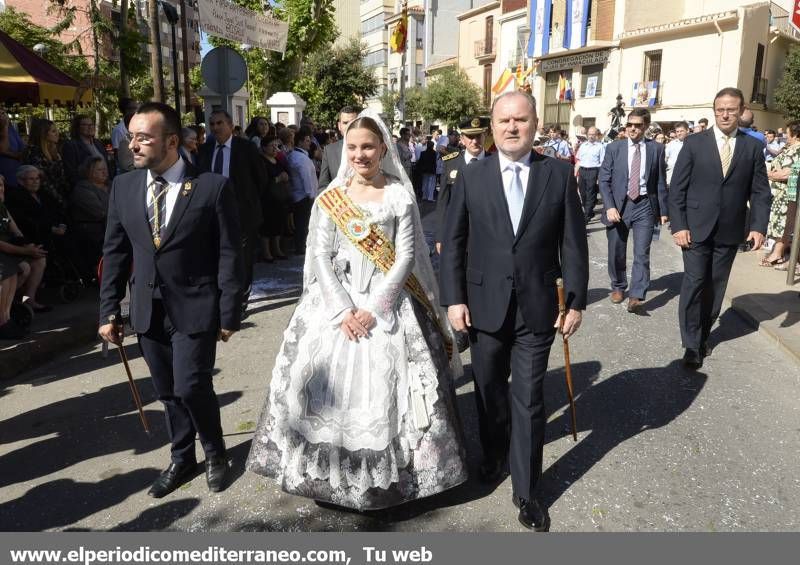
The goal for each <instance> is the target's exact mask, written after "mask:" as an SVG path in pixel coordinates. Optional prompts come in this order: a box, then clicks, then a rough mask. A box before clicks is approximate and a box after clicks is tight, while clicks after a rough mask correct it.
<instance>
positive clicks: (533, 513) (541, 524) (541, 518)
mask: <svg viewBox="0 0 800 565" xmlns="http://www.w3.org/2000/svg"><path fill="white" fill-rule="evenodd" d="M513 500H514V505H515V506H517V507H518V508H519V515H518V516H517V519H518V520H519V523H520V524H522V525H523V526H525V527H526V528H528V529H529V530H533V531H534V532H547V531H550V514H548V513H547V509H546V508H544V507H542V505H541V504H540V503H539V501H538V500H536V499H535V498H534V499H532V500H525V499H524V498H517V497H516V496H515V497H513Z"/></svg>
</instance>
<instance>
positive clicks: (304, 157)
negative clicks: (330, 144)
mask: <svg viewBox="0 0 800 565" xmlns="http://www.w3.org/2000/svg"><path fill="white" fill-rule="evenodd" d="M348 123H349V122H348ZM311 135H312V131H311V129H309V128H308V127H306V126H303V127H301V128H300V129H299V130H297V133H296V134H295V135H294V141H293V143H294V146H293V147H292V148H291V150H289V148H286V151H287V153H286V160H287V162H288V165H289V180H290V182H291V185H292V216H293V217H294V252H295V254H297V255H304V254H305V252H306V238H307V237H308V222H309V220H310V219H311V208H312V206H313V204H314V198H316V197H317V170H316V169H315V168H314V162H313V161H312V160H311V156H310V155H309V149H310V148H311Z"/></svg>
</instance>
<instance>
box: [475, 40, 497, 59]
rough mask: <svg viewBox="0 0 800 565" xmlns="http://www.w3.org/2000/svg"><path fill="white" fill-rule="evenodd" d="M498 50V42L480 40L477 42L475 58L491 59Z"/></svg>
mask: <svg viewBox="0 0 800 565" xmlns="http://www.w3.org/2000/svg"><path fill="white" fill-rule="evenodd" d="M496 49H497V40H496V39H492V40H491V41H486V40H485V39H479V40H478V41H476V42H475V58H480V57H489V56H492V55H494V54H495V50H496Z"/></svg>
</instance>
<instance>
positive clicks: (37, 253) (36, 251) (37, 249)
mask: <svg viewBox="0 0 800 565" xmlns="http://www.w3.org/2000/svg"><path fill="white" fill-rule="evenodd" d="M22 249H23V250H24V254H25V255H27V256H28V257H32V258H33V259H41V258H42V257H47V250H46V249H45V248H44V247H42V246H41V245H36V244H35V243H29V244H28V245H25V246H24V247H23V248H22Z"/></svg>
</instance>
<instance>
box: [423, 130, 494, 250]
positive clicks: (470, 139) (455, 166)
mask: <svg viewBox="0 0 800 565" xmlns="http://www.w3.org/2000/svg"><path fill="white" fill-rule="evenodd" d="M458 129H459V131H460V132H461V145H463V146H464V149H461V150H456V151H451V152H450V153H448V154H447V155H445V156H444V157H442V165H443V167H444V170H443V178H442V186H441V188H440V189H439V199H438V200H437V202H436V221H437V223H436V225H437V229H436V252H437V253H441V252H442V233H443V232H444V222H445V218H446V217H447V205H448V204H449V203H450V192H451V191H452V189H453V186H454V185H455V183H456V180H457V179H458V177H459V176H460V175H462V174H463V172H464V170H465V169H466V168H467V165H469V164H470V163H472V162H474V161H480V160H481V159H483V158H484V157H486V151H484V149H483V144H484V142H485V141H486V131H487V130H488V129H489V119H488V118H480V117H478V116H475V117H473V118H467V119H465V120H463V121H462V122H461V123H460V124H459V126H458Z"/></svg>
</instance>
